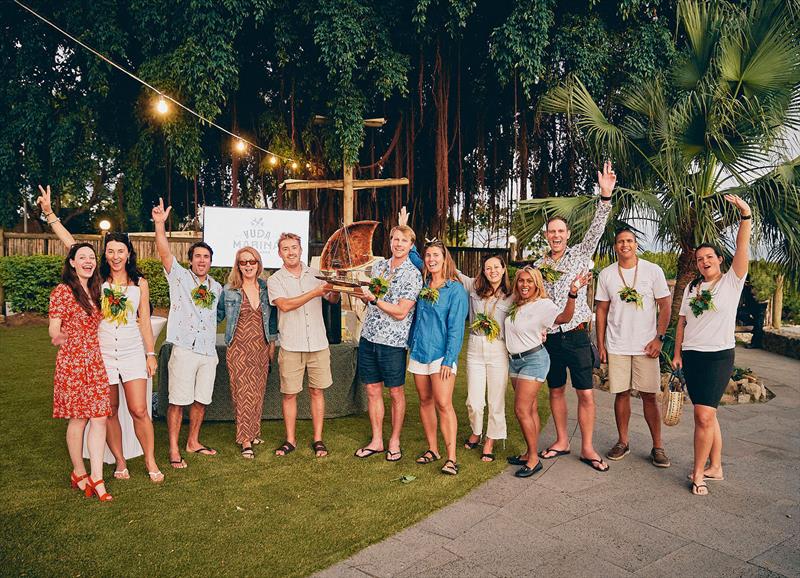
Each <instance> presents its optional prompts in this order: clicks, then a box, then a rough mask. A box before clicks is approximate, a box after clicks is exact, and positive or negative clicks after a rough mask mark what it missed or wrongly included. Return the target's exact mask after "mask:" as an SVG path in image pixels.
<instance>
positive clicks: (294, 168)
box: [292, 161, 297, 171]
mask: <svg viewBox="0 0 800 578" xmlns="http://www.w3.org/2000/svg"><path fill="white" fill-rule="evenodd" d="M292 170H293V171H296V170H297V161H292Z"/></svg>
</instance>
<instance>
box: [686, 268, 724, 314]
mask: <svg viewBox="0 0 800 578" xmlns="http://www.w3.org/2000/svg"><path fill="white" fill-rule="evenodd" d="M719 279H722V277H720V278H719ZM719 279H717V280H716V281H714V283H713V284H712V285H711V287H709V288H708V289H703V290H702V291H701V290H700V283H698V284H697V291H696V292H695V294H694V297H692V298H691V299H689V307H690V308H691V309H692V313H693V314H694V316H695V317H700V316H701V315H702V314H703V313H705V312H706V311H709V310H711V311H716V310H717V307H716V306H715V305H714V293H713V291H714V288H715V287H716V286H717V283H719Z"/></svg>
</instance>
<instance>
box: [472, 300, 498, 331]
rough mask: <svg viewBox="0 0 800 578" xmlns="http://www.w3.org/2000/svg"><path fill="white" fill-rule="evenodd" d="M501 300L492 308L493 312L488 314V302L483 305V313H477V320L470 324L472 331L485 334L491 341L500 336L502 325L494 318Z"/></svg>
mask: <svg viewBox="0 0 800 578" xmlns="http://www.w3.org/2000/svg"><path fill="white" fill-rule="evenodd" d="M499 301H500V298H496V299H495V302H494V305H493V306H492V312H491V313H487V312H486V306H487V305H488V304H489V302H488V300H487V301H486V302H485V303H484V304H483V313H476V314H475V320H474V321H473V322H472V323H470V324H469V328H470V330H471V331H476V332H478V333H483V334H484V335H485V336H486V337H487V338H488V339H489V341H494V340H495V339H497V338H498V337H499V336H500V324H499V323H498V322H497V320H496V319H495V318H494V312H495V310H496V309H497V303H498V302H499Z"/></svg>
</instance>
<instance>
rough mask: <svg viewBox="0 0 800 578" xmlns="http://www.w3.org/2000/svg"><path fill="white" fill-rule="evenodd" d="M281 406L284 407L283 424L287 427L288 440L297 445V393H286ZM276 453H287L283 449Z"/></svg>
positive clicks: (279, 454)
mask: <svg viewBox="0 0 800 578" xmlns="http://www.w3.org/2000/svg"><path fill="white" fill-rule="evenodd" d="M281 407H282V409H283V425H284V427H285V428H286V441H287V442H289V443H290V444H292V445H293V446H296V445H297V432H296V426H297V394H296V393H284V394H283V399H282V400H281ZM275 455H278V456H284V455H286V454H285V453H283V452H282V451H278V452H275Z"/></svg>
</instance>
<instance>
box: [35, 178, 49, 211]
mask: <svg viewBox="0 0 800 578" xmlns="http://www.w3.org/2000/svg"><path fill="white" fill-rule="evenodd" d="M39 192H40V193H42V194H41V195H39V197H38V198H37V199H36V203H37V204H38V205H39V206H40V207H42V213H44V214H45V215H47V214H50V213H52V212H53V205H52V204H51V201H50V185H47V189H43V188H42V185H39Z"/></svg>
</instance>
